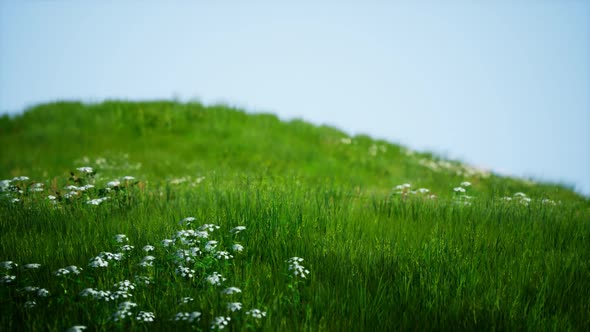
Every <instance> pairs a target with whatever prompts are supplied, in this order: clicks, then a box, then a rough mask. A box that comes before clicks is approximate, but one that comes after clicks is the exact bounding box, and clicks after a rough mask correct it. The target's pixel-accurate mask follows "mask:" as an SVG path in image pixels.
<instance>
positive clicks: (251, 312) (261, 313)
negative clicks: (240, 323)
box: [246, 309, 266, 319]
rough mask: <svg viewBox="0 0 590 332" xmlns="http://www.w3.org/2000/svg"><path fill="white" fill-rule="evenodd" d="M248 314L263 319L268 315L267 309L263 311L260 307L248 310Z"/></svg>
mask: <svg viewBox="0 0 590 332" xmlns="http://www.w3.org/2000/svg"><path fill="white" fill-rule="evenodd" d="M246 315H248V316H252V317H254V318H257V319H261V318H262V317H263V316H266V311H261V310H260V309H251V310H248V311H246Z"/></svg>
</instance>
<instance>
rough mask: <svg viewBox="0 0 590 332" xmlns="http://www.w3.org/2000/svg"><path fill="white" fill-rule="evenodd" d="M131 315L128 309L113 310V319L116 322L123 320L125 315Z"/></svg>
mask: <svg viewBox="0 0 590 332" xmlns="http://www.w3.org/2000/svg"><path fill="white" fill-rule="evenodd" d="M131 316H133V313H132V312H131V311H129V310H121V309H119V310H117V311H115V313H114V314H113V321H115V322H118V321H121V320H124V319H125V318H127V317H131Z"/></svg>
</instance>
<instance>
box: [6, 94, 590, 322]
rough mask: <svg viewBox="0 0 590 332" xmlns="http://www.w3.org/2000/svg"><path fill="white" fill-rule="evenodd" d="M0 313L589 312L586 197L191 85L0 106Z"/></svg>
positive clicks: (87, 317)
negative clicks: (237, 105) (283, 115)
mask: <svg viewBox="0 0 590 332" xmlns="http://www.w3.org/2000/svg"><path fill="white" fill-rule="evenodd" d="M0 145H1V146H2V149H1V153H0V156H1V157H0V179H6V180H5V181H3V182H1V183H0V188H1V189H0V190H1V192H0V195H1V197H0V262H1V263H0V278H2V279H1V280H0V308H1V310H0V330H5V331H13V330H14V331H43V330H50V331H66V330H72V331H75V330H81V328H79V329H77V326H86V327H87V328H88V330H121V331H130V330H150V331H152V330H162V331H169V330H202V331H205V330H210V329H224V330H232V331H234V330H235V331H242V330H246V331H247V330H265V331H300V330H303V331H395V330H418V331H425V330H436V331H441V330H453V331H459V330H468V331H473V330H484V331H487V330H530V331H545V330H559V331H568V330H571V331H588V330H590V199H588V198H587V197H583V196H580V195H578V194H576V193H574V192H573V191H572V190H571V189H569V188H567V187H566V186H563V185H555V184H545V183H536V182H533V181H530V180H525V179H516V178H508V177H500V176H497V175H495V174H494V173H493V172H490V171H487V170H482V169H477V168H474V167H470V166H468V165H464V164H462V163H460V162H458V161H449V160H445V159H444V158H441V157H439V156H436V155H433V154H430V153H423V152H416V151H411V150H409V149H406V148H404V147H402V146H399V145H396V144H392V143H390V142H385V141H379V140H373V139H371V138H370V137H368V136H362V135H360V136H355V137H349V136H348V135H346V134H345V133H343V132H341V131H339V130H337V129H335V128H331V127H326V126H319V127H318V126H313V125H311V124H308V123H306V122H303V121H299V120H294V121H289V122H283V121H280V120H279V119H277V118H276V117H275V116H273V115H269V114H248V113H245V112H243V111H241V110H237V109H233V108H231V107H228V106H222V105H218V106H208V107H206V106H203V105H201V104H198V103H185V104H183V103H176V102H164V101H162V102H159V101H154V102H141V103H139V102H120V101H109V102H104V103H100V104H81V103H75V102H60V103H52V104H45V105H39V106H36V107H33V108H31V109H29V110H27V111H26V112H25V113H24V114H22V115H18V116H16V117H8V116H4V117H2V118H0Z"/></svg>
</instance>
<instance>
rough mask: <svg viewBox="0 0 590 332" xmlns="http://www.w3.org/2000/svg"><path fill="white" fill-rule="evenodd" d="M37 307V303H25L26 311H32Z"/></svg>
mask: <svg viewBox="0 0 590 332" xmlns="http://www.w3.org/2000/svg"><path fill="white" fill-rule="evenodd" d="M36 305H37V302H35V301H27V302H25V309H32V308H34V307H35V306H36Z"/></svg>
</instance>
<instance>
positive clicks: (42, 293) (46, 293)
mask: <svg viewBox="0 0 590 332" xmlns="http://www.w3.org/2000/svg"><path fill="white" fill-rule="evenodd" d="M49 294H50V293H49V291H48V290H47V289H45V288H40V289H38V290H37V296H39V297H48V296H49Z"/></svg>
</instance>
